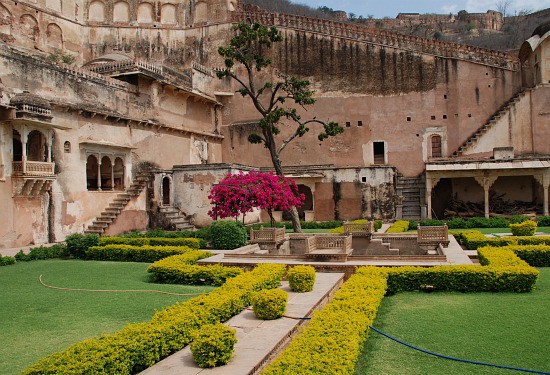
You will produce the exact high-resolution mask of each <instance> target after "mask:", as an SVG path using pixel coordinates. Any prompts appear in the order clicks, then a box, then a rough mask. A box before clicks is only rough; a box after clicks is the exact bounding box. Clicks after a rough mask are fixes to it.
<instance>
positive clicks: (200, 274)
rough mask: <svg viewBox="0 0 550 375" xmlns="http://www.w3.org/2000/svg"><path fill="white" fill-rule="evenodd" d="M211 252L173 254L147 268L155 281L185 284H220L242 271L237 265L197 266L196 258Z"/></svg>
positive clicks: (201, 257)
mask: <svg viewBox="0 0 550 375" xmlns="http://www.w3.org/2000/svg"><path fill="white" fill-rule="evenodd" d="M211 255H212V254H211V253H209V252H206V251H191V252H188V253H186V254H183V255H174V256H171V257H168V258H165V259H162V260H160V261H158V262H155V263H153V264H152V265H150V266H149V267H148V268H147V272H149V273H151V274H152V279H153V280H154V281H155V282H160V283H167V284H187V285H216V286H218V285H222V284H223V283H225V282H226V281H227V280H228V279H231V278H234V277H236V276H238V275H240V274H242V273H243V271H242V270H241V269H240V268H238V267H224V266H222V265H220V264H214V265H207V266H198V265H195V264H196V263H197V261H198V260H200V259H204V258H208V257H209V256H211Z"/></svg>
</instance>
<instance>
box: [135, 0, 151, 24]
mask: <svg viewBox="0 0 550 375" xmlns="http://www.w3.org/2000/svg"><path fill="white" fill-rule="evenodd" d="M137 21H138V22H139V23H153V5H152V4H150V3H141V4H139V6H138V13H137Z"/></svg>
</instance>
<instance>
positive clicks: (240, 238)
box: [210, 220, 248, 250]
mask: <svg viewBox="0 0 550 375" xmlns="http://www.w3.org/2000/svg"><path fill="white" fill-rule="evenodd" d="M210 233H211V235H212V246H213V247H214V249H218V250H234V249H237V248H239V247H242V246H244V245H246V241H247V240H248V233H247V231H246V229H245V228H244V226H243V224H242V223H241V222H239V221H234V220H217V221H214V222H213V223H212V225H210Z"/></svg>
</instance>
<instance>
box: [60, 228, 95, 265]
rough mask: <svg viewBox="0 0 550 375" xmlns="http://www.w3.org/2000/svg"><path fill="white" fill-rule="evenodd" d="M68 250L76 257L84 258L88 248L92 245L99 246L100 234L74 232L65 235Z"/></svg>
mask: <svg viewBox="0 0 550 375" xmlns="http://www.w3.org/2000/svg"><path fill="white" fill-rule="evenodd" d="M65 243H66V244H67V250H68V251H69V254H71V255H72V256H73V257H75V258H79V259H84V258H85V257H86V250H88V248H89V247H92V246H99V235H97V234H80V233H73V234H70V235H68V236H67V237H65Z"/></svg>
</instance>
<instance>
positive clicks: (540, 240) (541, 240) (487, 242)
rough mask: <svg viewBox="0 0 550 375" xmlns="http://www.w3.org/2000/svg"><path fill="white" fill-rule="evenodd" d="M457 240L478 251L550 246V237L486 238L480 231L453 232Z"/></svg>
mask: <svg viewBox="0 0 550 375" xmlns="http://www.w3.org/2000/svg"><path fill="white" fill-rule="evenodd" d="M451 233H452V234H453V235H454V236H455V238H456V239H457V240H458V241H459V242H460V243H461V244H463V245H464V246H465V247H466V248H467V249H470V250H477V249H478V248H480V247H483V246H492V247H502V246H513V245H550V236H505V237H500V238H489V237H485V235H484V234H483V233H481V232H480V231H478V230H464V231H452V232H451Z"/></svg>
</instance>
